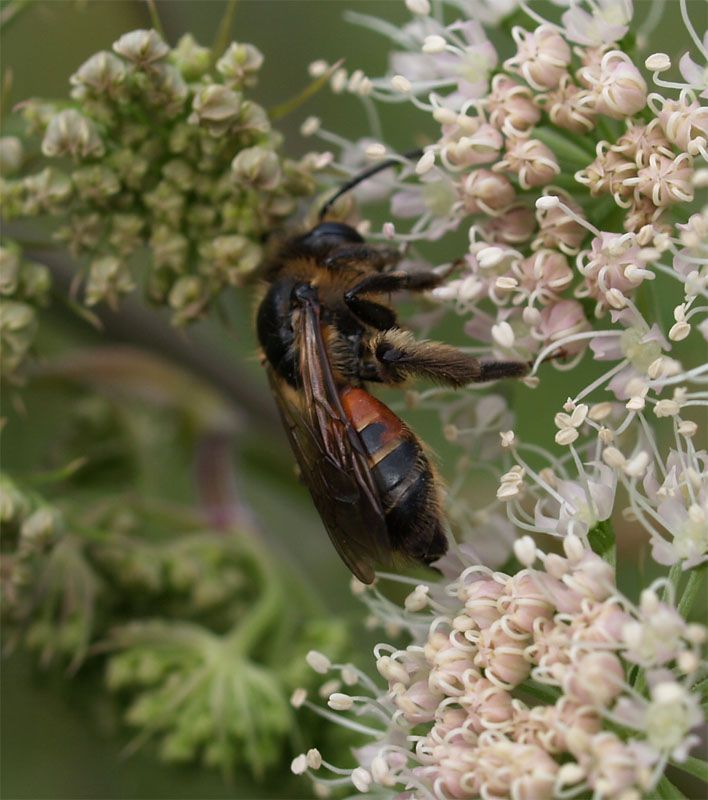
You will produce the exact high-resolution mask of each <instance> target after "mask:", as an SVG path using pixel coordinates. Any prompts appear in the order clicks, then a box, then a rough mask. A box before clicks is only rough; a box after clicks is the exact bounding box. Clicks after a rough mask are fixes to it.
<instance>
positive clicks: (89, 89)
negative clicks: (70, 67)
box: [69, 50, 127, 99]
mask: <svg viewBox="0 0 708 800" xmlns="http://www.w3.org/2000/svg"><path fill="white" fill-rule="evenodd" d="M126 74H127V70H126V68H125V64H124V63H123V62H122V61H121V60H120V59H119V58H118V57H117V56H114V55H113V53H109V52H108V51H106V50H101V52H100V53H95V54H94V55H92V56H91V57H90V58H89V59H87V60H86V61H84V63H83V64H82V65H81V66H80V67H79V68H78V69H77V70H76V72H75V73H74V74H73V75H72V76H71V77H70V78H69V82H70V83H71V85H72V86H74V87H76V88H75V89H74V90H73V91H72V93H71V96H72V97H74V98H76V99H81V98H83V97H85V96H86V95H87V93H91V94H93V95H95V96H97V97H100V96H101V95H104V94H105V95H108V96H109V97H111V98H115V97H118V96H120V95H122V94H124V91H123V85H124V82H125V76H126Z"/></svg>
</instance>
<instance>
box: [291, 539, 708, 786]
mask: <svg viewBox="0 0 708 800" xmlns="http://www.w3.org/2000/svg"><path fill="white" fill-rule="evenodd" d="M563 549H564V555H559V554H555V553H544V552H542V551H541V550H539V549H538V548H537V547H536V545H535V543H534V541H533V540H532V539H531V538H530V537H523V538H521V539H519V540H518V542H517V544H516V547H515V552H516V555H517V557H518V559H519V560H520V561H521V562H522V564H523V565H524V569H521V570H520V571H519V572H517V573H516V574H514V575H508V574H504V573H501V572H493V571H492V570H491V569H489V568H487V567H482V566H478V565H468V566H465V567H464V569H463V570H462V572H461V573H459V572H458V573H456V574H455V576H454V578H452V579H450V577H451V576H450V575H447V576H446V580H444V581H442V582H441V583H439V584H435V585H418V586H416V588H415V589H414V590H413V592H412V593H411V594H410V595H409V596H408V598H407V599H406V602H405V604H404V605H405V610H403V611H401V610H399V609H397V608H396V607H394V606H392V605H390V604H389V603H388V602H387V601H385V600H384V599H383V597H382V596H381V595H380V594H379V593H378V590H376V589H374V590H373V594H372V595H371V597H368V592H367V593H366V594H365V595H364V596H365V598H368V602H369V603H370V604H371V605H372V606H373V607H375V608H376V609H377V612H378V613H379V614H380V615H381V616H385V615H386V613H387V611H388V610H390V612H391V614H392V618H393V619H395V621H396V622H397V623H401V622H402V623H403V624H404V625H405V626H406V627H407V628H408V630H409V632H410V633H411V634H412V636H413V643H412V644H410V645H409V646H408V647H406V648H403V649H398V648H396V647H393V646H390V645H385V644H380V645H378V646H377V648H376V649H375V655H376V658H377V661H376V666H377V669H378V671H379V673H380V675H381V676H382V677H383V678H384V679H385V680H386V681H387V684H388V688H387V690H384V691H382V690H381V689H379V688H377V687H376V686H375V685H373V684H372V682H371V681H370V680H369V679H368V678H366V677H365V676H363V675H361V674H360V673H359V672H358V671H357V670H355V669H353V668H352V667H351V665H332V664H331V663H330V662H329V660H328V659H327V658H326V657H325V656H323V655H322V654H320V653H311V654H310V657H309V658H308V661H309V664H310V666H311V667H312V668H313V669H315V671H317V672H319V673H321V674H326V673H329V672H332V671H339V672H340V673H341V678H342V680H343V681H344V683H345V684H346V686H347V687H354V686H356V687H357V694H353V693H343V692H341V691H339V689H340V687H341V681H337V680H334V681H329V682H327V683H326V684H324V685H323V687H322V692H321V694H322V693H324V696H327V697H328V705H329V708H330V709H333V710H334V711H338V712H350V713H348V714H347V716H342V717H338V716H337V715H332V713H331V712H330V711H328V710H326V709H322V708H319V707H318V706H317V705H315V704H313V703H310V702H309V701H308V700H307V698H306V694H305V693H304V691H299V692H297V693H296V694H295V695H294V696H293V704H294V705H295V706H297V707H299V706H302V705H307V706H308V707H309V708H311V709H312V710H314V711H315V712H316V713H319V714H321V715H322V716H324V717H326V718H329V719H332V718H333V716H334V718H335V719H339V720H340V722H341V724H342V725H343V726H345V727H347V728H350V729H352V730H355V731H358V732H360V733H364V734H366V735H367V736H369V737H370V738H371V739H372V741H371V743H370V744H367V745H366V746H364V747H362V748H360V749H359V750H356V751H355V754H356V756H357V760H358V762H359V763H358V766H357V767H356V768H354V769H353V770H344V769H341V768H339V767H336V766H334V765H331V764H329V763H328V762H326V761H324V760H323V759H322V757H321V755H320V754H319V752H318V751H317V750H310V751H309V753H307V754H306V755H301V756H299V757H298V758H296V759H295V761H294V762H293V771H294V772H296V773H302V772H305V771H308V772H309V773H310V775H311V777H312V779H313V780H314V781H315V785H316V787H318V789H319V793H320V795H321V796H326V795H327V794H328V793H329V791H330V789H333V788H336V787H340V786H349V787H351V786H352V785H353V786H354V787H355V788H356V789H357V790H359V791H360V792H362V793H367V792H369V791H371V792H372V793H375V796H377V797H400V796H405V797H410V798H422V799H423V800H433V799H434V800H445V799H446V798H459V799H460V800H462V799H463V798H478V797H483V798H507V797H508V798H529V799H531V798H533V800H546V799H548V800H550V798H556V797H563V798H571V797H576V796H586V795H587V794H588V793H590V794H591V795H592V797H593V798H594V799H595V800H601V799H602V800H604V799H605V798H607V799H609V798H617V799H618V800H632V799H637V798H640V797H654V796H655V794H653V792H654V791H655V790H656V787H657V785H658V784H659V782H660V781H661V780H662V774H663V771H664V768H665V767H666V765H667V763H668V762H669V761H670V760H671V761H672V762H674V763H676V764H679V765H680V764H682V763H683V762H685V761H686V758H687V756H688V751H689V750H690V749H691V748H692V747H693V746H694V745H695V744H696V743H697V741H698V737H697V736H696V735H695V728H696V727H697V726H698V725H699V724H700V723H701V722H702V721H703V714H702V711H701V709H700V698H699V694H698V693H697V692H696V691H692V689H693V687H694V686H695V684H696V683H697V682H698V680H700V677H701V671H700V651H701V647H702V645H703V644H704V642H705V638H706V630H705V628H704V627H703V626H700V625H696V624H688V623H687V622H686V621H685V619H684V617H683V616H682V614H681V613H679V611H678V610H677V607H676V603H675V598H674V589H673V586H672V584H671V583H670V582H669V581H668V580H666V579H660V580H657V581H655V582H654V583H653V584H652V585H651V586H650V587H648V588H647V589H645V590H644V591H643V592H642V595H641V599H640V602H639V603H638V604H637V605H635V604H633V603H632V602H630V600H629V599H628V598H627V597H625V596H624V595H623V594H622V593H621V592H619V590H618V589H617V587H616V584H615V578H614V570H613V568H612V567H611V566H610V565H609V564H608V563H607V562H606V561H605V560H603V559H602V558H601V557H600V556H598V555H597V554H596V553H594V552H592V551H591V550H589V549H587V547H586V546H585V545H584V544H583V542H582V540H581V539H580V538H579V537H577V536H575V535H573V534H569V535H567V536H566V537H565V538H564V540H563ZM537 560H538V561H540V566H539V567H535V566H534V564H535V562H536V561H537ZM446 572H447V570H446ZM447 580H449V582H447ZM689 591H690V590H689ZM692 731H694V732H692ZM322 768H324V769H325V770H328V771H329V772H331V773H334V775H333V777H326V776H324V775H323V774H322V772H321V771H320V770H321V769H322ZM400 792H404V794H403V795H401V794H400Z"/></svg>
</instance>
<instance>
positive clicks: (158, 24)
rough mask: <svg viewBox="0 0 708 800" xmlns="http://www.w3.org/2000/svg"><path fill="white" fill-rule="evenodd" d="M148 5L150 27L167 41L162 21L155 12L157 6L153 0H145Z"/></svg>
mask: <svg viewBox="0 0 708 800" xmlns="http://www.w3.org/2000/svg"><path fill="white" fill-rule="evenodd" d="M145 2H146V3H147V7H148V14H150V22H151V23H152V27H153V28H154V29H155V30H156V31H157V32H158V33H159V34H160V36H161V37H162V38H163V39H164V40H165V41H167V37H166V36H165V29H164V28H163V27H162V21H161V20H160V15H159V14H158V12H157V6H156V5H155V0H145Z"/></svg>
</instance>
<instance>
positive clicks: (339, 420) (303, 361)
mask: <svg viewBox="0 0 708 800" xmlns="http://www.w3.org/2000/svg"><path fill="white" fill-rule="evenodd" d="M295 328H296V341H298V343H299V345H300V370H301V375H302V381H303V387H302V388H303V393H302V395H300V396H297V397H296V396H295V394H294V393H291V392H286V391H284V390H283V389H282V387H281V386H280V384H279V381H278V380H277V378H276V377H275V376H274V374H273V372H272V370H270V369H269V371H268V374H269V378H270V382H271V387H272V389H273V394H274V395H275V397H276V399H277V401H278V407H279V409H280V413H281V416H282V418H283V422H284V424H285V429H286V431H287V433H288V437H289V439H290V444H291V446H292V449H293V451H294V453H295V456H296V458H297V461H298V463H299V465H300V469H301V471H302V477H303V480H304V481H305V483H306V484H307V487H308V488H309V490H310V494H311V495H312V499H313V501H314V503H315V506H316V507H317V510H318V511H319V513H320V516H321V517H322V521H323V522H324V525H325V527H326V529H327V532H328V533H329V536H330V538H331V540H332V543H333V544H334V546H335V548H336V549H337V552H338V553H339V555H340V556H341V558H342V560H343V561H344V563H345V564H346V565H347V566H348V567H349V569H350V570H351V571H352V572H353V573H354V575H356V577H357V578H359V580H360V581H363V582H364V583H371V582H372V581H373V579H374V564H375V563H379V564H386V563H388V562H389V561H390V545H389V537H388V531H387V528H386V519H385V516H384V511H383V508H382V506H381V501H380V499H379V494H378V491H377V489H376V486H375V484H374V481H373V478H372V476H371V472H370V469H369V464H368V460H367V457H366V453H365V452H364V449H363V446H362V444H361V441H360V439H359V436H358V434H357V432H356V431H355V430H354V428H353V426H352V425H351V423H350V422H349V420H348V418H347V416H346V414H345V413H344V410H343V408H342V405H341V402H340V400H339V394H338V392H337V388H336V385H335V383H334V378H333V376H332V370H331V367H330V364H329V359H328V356H327V351H326V349H325V346H324V342H323V340H322V332H321V330H320V321H319V307H318V306H317V304H316V302H315V301H309V302H306V303H304V304H303V306H302V309H301V313H300V315H299V319H298V320H297V321H296V323H295Z"/></svg>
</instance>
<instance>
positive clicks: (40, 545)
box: [19, 506, 62, 555]
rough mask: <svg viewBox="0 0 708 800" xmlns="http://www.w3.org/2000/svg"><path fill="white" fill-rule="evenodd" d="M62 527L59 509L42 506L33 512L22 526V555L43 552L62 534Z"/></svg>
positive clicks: (20, 546)
mask: <svg viewBox="0 0 708 800" xmlns="http://www.w3.org/2000/svg"><path fill="white" fill-rule="evenodd" d="M61 525H62V517H61V514H60V513H59V511H57V509H55V508H52V507H51V506H42V507H40V508H38V509H37V510H36V511H33V512H32V513H31V514H30V515H29V516H28V517H26V518H25V520H24V521H23V523H22V525H21V526H20V545H19V552H20V554H21V555H23V554H26V553H28V552H36V551H38V550H43V549H44V548H45V547H47V545H48V544H49V543H50V542H51V541H52V540H53V539H55V538H56V537H57V535H58V534H59V533H60V531H61Z"/></svg>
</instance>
